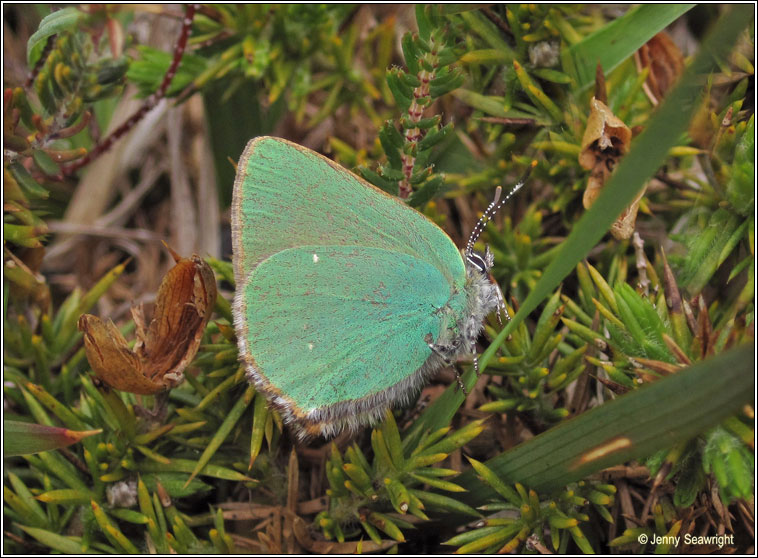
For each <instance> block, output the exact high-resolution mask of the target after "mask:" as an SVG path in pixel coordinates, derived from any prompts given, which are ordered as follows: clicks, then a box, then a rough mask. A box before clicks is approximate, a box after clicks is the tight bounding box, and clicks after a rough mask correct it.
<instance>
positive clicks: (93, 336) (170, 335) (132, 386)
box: [79, 249, 217, 395]
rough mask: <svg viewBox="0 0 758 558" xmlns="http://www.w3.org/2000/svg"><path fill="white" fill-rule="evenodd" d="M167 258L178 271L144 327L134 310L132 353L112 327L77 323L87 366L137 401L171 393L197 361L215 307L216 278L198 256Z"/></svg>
mask: <svg viewBox="0 0 758 558" xmlns="http://www.w3.org/2000/svg"><path fill="white" fill-rule="evenodd" d="M169 250H170V249H169ZM171 255H172V256H173V257H174V260H175V261H176V265H175V266H174V267H173V268H171V270H170V271H169V272H168V273H167V274H166V277H165V278H164V279H163V282H162V283H161V286H160V288H159V289H158V296H157V298H156V304H155V312H154V316H153V320H152V321H151V322H150V324H149V325H146V321H145V319H144V316H143V312H142V308H141V307H138V308H133V309H132V317H133V318H134V323H135V326H136V336H137V342H136V343H135V345H134V349H130V348H129V346H128V344H127V342H126V339H124V336H123V335H121V332H120V331H119V330H118V328H117V327H116V326H115V325H114V324H113V322H112V321H110V320H108V322H107V323H106V322H103V321H102V320H100V319H99V318H97V317H96V316H92V315H90V314H84V315H82V316H81V317H80V318H79V330H80V331H82V332H83V333H84V348H85V351H86V353H87V360H89V363H90V366H92V369H93V370H94V372H95V374H96V375H97V376H98V377H99V378H100V379H101V380H103V381H104V382H105V383H106V384H108V385H109V386H111V387H113V388H115V389H119V390H121V391H128V392H131V393H138V394H141V395H152V394H155V393H158V392H160V391H163V390H164V389H170V388H172V387H174V386H176V385H178V384H179V383H180V382H181V381H182V380H183V379H184V376H183V372H184V369H185V368H187V366H188V365H189V363H190V362H192V359H193V358H195V354H196V353H197V349H198V347H199V346H200V341H201V340H202V338H203V333H204V332H205V326H206V325H207V324H208V319H209V318H210V316H211V313H212V312H213V305H214V303H215V301H216V294H217V292H216V278H215V276H214V275H213V271H212V270H211V268H210V266H209V265H208V264H207V263H205V262H204V261H203V260H202V259H200V258H199V257H198V256H192V257H191V258H181V257H180V256H179V255H178V254H176V253H175V252H174V251H173V250H171Z"/></svg>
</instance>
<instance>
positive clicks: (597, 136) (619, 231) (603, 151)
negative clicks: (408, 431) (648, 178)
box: [579, 97, 645, 240]
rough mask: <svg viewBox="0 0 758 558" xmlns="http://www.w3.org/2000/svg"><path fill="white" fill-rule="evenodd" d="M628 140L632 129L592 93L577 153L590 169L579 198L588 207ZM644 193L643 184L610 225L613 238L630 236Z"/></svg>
mask: <svg viewBox="0 0 758 558" xmlns="http://www.w3.org/2000/svg"><path fill="white" fill-rule="evenodd" d="M631 141H632V131H631V130H630V129H629V127H628V126H627V125H626V124H624V123H623V122H622V121H621V120H620V119H619V118H617V117H616V116H615V115H614V114H613V112H612V111H611V109H609V108H608V107H607V106H606V105H605V103H603V102H601V101H599V100H597V99H596V98H594V97H593V98H592V100H591V101H590V115H589V118H588V119H587V128H586V129H585V130H584V137H583V138H582V150H581V152H580V153H579V164H580V165H582V167H584V168H585V169H588V170H589V171H590V177H589V179H588V181H587V189H586V190H585V191H584V198H583V200H582V201H583V203H584V207H585V209H589V208H590V207H592V204H593V203H595V199H597V197H598V195H600V190H602V188H603V186H604V185H605V183H606V182H607V181H608V178H609V177H610V176H611V173H613V169H614V168H616V164H617V163H618V161H619V160H620V159H621V157H623V156H624V155H625V154H626V153H627V151H629V144H630V143H631ZM644 193H645V189H644V188H643V189H642V190H641V191H640V193H639V194H638V195H637V197H636V198H635V199H634V201H633V202H632V203H631V204H630V205H629V206H628V207H627V208H626V209H625V210H624V211H623V212H622V213H621V215H619V218H618V219H616V222H615V223H613V225H612V226H611V234H613V236H614V237H615V238H616V239H618V240H625V239H627V238H630V237H631V236H632V233H633V232H634V225H635V221H636V219H637V210H638V208H639V205H640V200H641V199H642V196H643V195H644Z"/></svg>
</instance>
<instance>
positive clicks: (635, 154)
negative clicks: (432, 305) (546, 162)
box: [408, 5, 753, 436]
mask: <svg viewBox="0 0 758 558" xmlns="http://www.w3.org/2000/svg"><path fill="white" fill-rule="evenodd" d="M752 20H753V13H752V8H751V6H749V5H733V6H731V10H730V11H729V12H727V13H725V14H724V15H723V16H722V17H721V18H720V19H719V21H718V22H717V23H716V24H715V25H714V29H713V31H712V32H711V33H710V34H709V36H708V37H707V38H706V40H705V41H704V42H703V44H702V46H701V48H700V52H699V53H698V55H697V56H696V57H695V59H694V60H693V61H692V63H691V64H690V66H689V67H688V68H687V70H686V71H685V73H684V74H683V75H682V77H681V79H680V80H679V82H678V84H677V86H676V87H675V88H674V89H673V90H672V91H671V93H670V94H669V95H668V97H667V98H666V100H665V101H664V103H663V104H662V105H661V106H660V107H659V108H658V110H657V111H656V112H655V114H654V115H653V117H652V118H651V119H650V121H649V123H648V125H647V127H646V128H645V130H644V131H643V132H642V133H641V134H640V135H639V137H637V138H636V139H635V141H634V142H633V143H632V149H631V151H630V152H629V154H628V155H627V156H626V157H624V158H623V159H622V160H621V163H620V164H619V166H618V167H617V168H616V172H615V173H614V174H613V176H611V179H610V180H609V181H608V183H607V184H606V185H605V187H604V188H603V192H602V193H601V194H600V196H598V198H597V200H596V201H595V203H594V205H593V206H592V208H591V209H589V210H588V211H587V212H586V213H585V214H584V215H583V216H582V217H581V219H579V221H578V222H577V224H576V226H575V227H574V229H573V230H572V231H571V234H570V235H569V236H568V238H566V240H565V241H564V242H563V244H562V245H561V248H560V249H559V250H558V251H557V253H556V256H555V259H554V260H553V261H552V262H551V263H550V265H548V267H547V269H546V270H545V272H544V273H543V275H542V277H541V278H540V280H539V281H538V282H537V284H536V285H535V287H534V289H533V290H532V291H531V292H530V293H529V296H528V297H527V298H526V300H525V301H524V302H523V304H522V305H521V308H520V309H519V311H518V312H517V313H516V315H515V316H514V317H513V319H512V320H511V321H509V322H508V324H506V326H505V328H503V330H502V331H501V332H500V334H499V335H498V336H497V338H496V339H495V340H493V342H492V343H491V344H490V346H489V347H488V348H487V349H486V350H485V351H484V353H483V354H482V356H481V358H480V360H479V367H480V369H482V370H484V369H485V368H486V366H487V364H488V363H489V361H490V360H492V358H493V357H494V356H495V353H496V351H497V349H498V347H500V345H502V343H503V342H504V341H505V339H506V337H508V335H510V333H511V332H512V331H514V329H515V328H516V327H517V326H518V325H519V324H520V323H521V322H522V321H523V320H524V318H525V317H526V316H527V315H528V314H529V313H531V312H532V311H533V310H534V309H535V308H537V305H538V304H539V303H540V302H541V301H543V300H545V299H546V298H547V297H548V296H550V294H552V293H553V291H554V290H555V288H556V287H557V286H558V285H559V284H560V282H561V281H562V280H563V279H564V278H565V277H566V276H567V275H568V274H569V273H571V271H572V270H573V269H574V268H575V267H576V265H577V264H578V263H579V262H580V261H581V260H582V259H584V258H585V257H586V255H587V254H588V253H589V252H590V250H592V248H594V246H595V245H596V244H597V242H598V241H599V240H600V239H601V238H602V237H603V235H604V234H605V233H606V231H608V229H609V228H610V226H611V224H612V223H613V221H615V219H616V217H617V216H618V215H619V214H620V213H621V211H622V210H623V209H624V208H625V207H626V206H627V205H629V204H630V203H631V201H632V200H633V199H634V197H635V196H636V195H637V192H639V190H640V188H641V187H642V185H643V184H644V182H645V181H646V180H647V179H648V178H650V176H652V175H653V173H655V171H656V170H657V169H658V168H659V167H660V165H661V164H662V163H663V162H664V161H665V159H666V157H667V154H668V150H669V148H671V147H672V146H673V145H674V144H675V143H676V141H677V140H678V138H679V136H680V135H681V134H682V132H684V131H685V130H686V128H687V125H688V123H689V121H690V118H691V116H692V114H693V112H694V110H695V107H696V106H697V100H698V99H699V98H700V92H701V88H702V82H703V75H704V74H707V73H708V72H709V71H710V70H711V69H712V68H713V67H714V66H715V60H716V59H719V58H723V57H724V56H725V55H726V54H727V53H728V52H729V50H730V49H731V47H732V45H733V44H734V43H735V42H736V40H737V37H738V36H739V35H740V32H741V31H742V30H743V29H744V28H745V27H746V26H747V25H748V24H749V23H750V22H751V21H752ZM462 379H463V383H464V384H465V385H466V388H467V389H469V390H470V389H473V386H474V382H475V380H476V377H475V374H474V372H473V369H470V370H468V371H467V372H466V373H465V374H464V375H463V378H462ZM463 400H464V396H463V393H462V392H461V391H460V389H459V388H458V386H457V385H455V384H453V385H451V386H450V387H449V388H448V389H447V390H446V391H445V393H444V394H442V395H441V396H440V397H439V398H437V400H436V401H435V402H434V403H432V404H431V405H429V407H427V409H426V411H424V413H423V414H422V416H421V417H420V418H419V420H417V421H416V423H415V424H414V425H413V427H412V428H413V430H412V432H411V433H409V434H408V435H409V436H411V435H412V436H420V435H421V434H422V433H423V432H424V431H426V430H437V429H439V428H442V427H443V426H447V425H448V424H449V423H450V420H451V418H452V417H453V415H454V414H455V413H456V411H457V410H458V407H459V406H460V405H461V403H462V402H463Z"/></svg>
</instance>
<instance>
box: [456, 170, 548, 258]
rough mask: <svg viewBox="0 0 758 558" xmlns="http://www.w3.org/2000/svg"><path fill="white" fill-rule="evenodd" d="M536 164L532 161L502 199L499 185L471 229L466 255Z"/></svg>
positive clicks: (524, 181)
mask: <svg viewBox="0 0 758 558" xmlns="http://www.w3.org/2000/svg"><path fill="white" fill-rule="evenodd" d="M536 166H537V161H532V163H531V164H530V165H529V167H528V168H527V169H526V172H525V173H524V175H523V176H522V177H521V180H519V181H518V183H517V184H516V185H515V186H514V187H513V188H512V189H511V191H510V192H508V194H507V195H506V196H505V197H504V198H503V199H502V200H501V199H500V195H501V194H502V193H503V188H502V187H500V186H498V187H497V190H495V198H494V199H493V200H492V202H491V203H490V204H489V205H488V206H487V209H486V210H485V211H484V213H483V214H482V216H481V217H480V218H479V221H477V223H476V226H475V227H474V230H473V231H471V236H470V237H469V239H468V242H467V243H466V252H465V253H466V255H470V254H472V253H473V252H474V244H476V241H477V240H479V237H480V236H481V235H482V232H484V227H486V226H487V223H489V222H490V220H491V219H492V217H493V216H494V215H495V213H497V212H498V210H499V209H500V208H501V207H503V205H504V204H505V202H507V201H508V200H509V199H511V198H512V197H513V195H514V194H515V193H516V192H518V191H519V190H520V189H521V187H522V186H523V185H524V184H526V181H527V180H529V175H530V174H531V173H532V169H533V168H534V167H536Z"/></svg>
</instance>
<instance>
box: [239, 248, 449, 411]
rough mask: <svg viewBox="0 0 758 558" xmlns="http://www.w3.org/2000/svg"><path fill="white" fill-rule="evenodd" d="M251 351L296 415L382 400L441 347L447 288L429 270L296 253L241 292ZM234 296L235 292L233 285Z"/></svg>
mask: <svg viewBox="0 0 758 558" xmlns="http://www.w3.org/2000/svg"><path fill="white" fill-rule="evenodd" d="M241 287H242V288H243V289H244V291H243V300H242V305H243V306H244V308H241V310H242V311H243V313H244V315H245V317H246V321H247V326H248V341H249V342H248V352H249V354H250V356H252V358H253V359H254V360H255V363H256V366H257V369H258V372H259V373H260V374H262V375H263V376H264V377H265V379H266V380H267V381H268V382H269V383H270V384H271V385H272V386H273V387H274V388H275V389H277V390H279V391H280V392H281V393H284V394H286V395H287V397H288V398H289V399H290V400H291V401H292V402H293V403H294V405H295V406H296V407H297V408H298V409H299V410H300V411H302V412H305V413H307V412H310V411H312V410H315V409H323V408H326V407H329V406H331V405H334V404H336V403H339V402H343V401H348V400H356V399H360V398H362V397H366V396H370V395H373V394H376V393H378V392H381V391H383V390H385V389H387V388H389V387H391V386H393V385H394V384H397V383H398V382H400V381H401V380H403V379H405V378H406V377H408V376H409V375H410V374H412V373H413V372H415V371H416V370H417V369H418V368H419V367H420V366H421V365H422V364H423V363H424V362H425V360H426V359H427V357H428V356H429V355H430V350H429V347H428V346H427V344H426V341H425V337H426V336H427V334H431V335H432V339H437V338H438V336H439V329H440V322H441V318H440V313H439V312H437V311H436V310H438V309H439V308H441V307H443V306H444V305H445V304H446V303H448V301H449V299H450V297H451V292H452V289H451V285H450V283H449V282H448V281H447V280H446V278H445V277H443V275H442V274H441V273H440V271H439V270H438V269H436V268H435V267H434V266H433V265H431V264H429V263H427V262H425V261H423V260H420V259H418V258H415V257H413V256H409V255H407V254H404V253H401V252H395V251H391V250H384V249H378V248H367V247H362V246H301V247H298V248H290V249H287V250H283V251H281V252H279V253H277V254H274V255H273V256H271V257H269V258H268V259H266V260H264V261H263V262H262V263H261V264H260V265H259V266H258V267H257V268H256V269H255V270H254V271H253V272H252V273H250V275H249V276H248V277H247V280H246V281H245V284H244V285H243V286H241ZM238 288H240V286H238Z"/></svg>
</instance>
